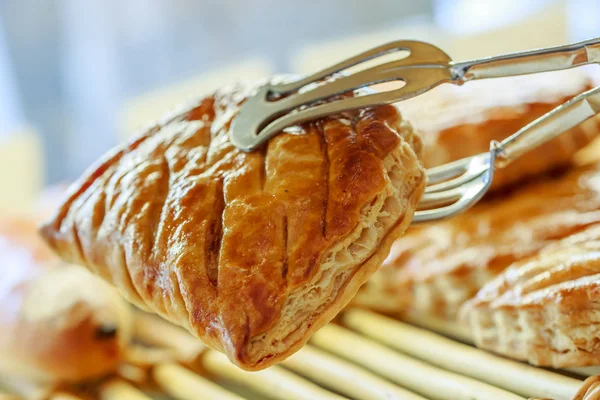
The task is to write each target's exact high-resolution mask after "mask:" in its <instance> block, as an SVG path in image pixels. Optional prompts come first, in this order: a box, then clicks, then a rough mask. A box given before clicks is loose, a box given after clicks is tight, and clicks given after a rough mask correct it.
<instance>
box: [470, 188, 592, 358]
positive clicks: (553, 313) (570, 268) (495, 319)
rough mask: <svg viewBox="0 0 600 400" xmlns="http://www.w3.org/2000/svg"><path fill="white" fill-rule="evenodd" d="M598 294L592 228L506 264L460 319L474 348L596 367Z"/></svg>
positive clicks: (471, 302) (514, 355)
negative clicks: (471, 337) (467, 329)
mask: <svg viewBox="0 0 600 400" xmlns="http://www.w3.org/2000/svg"><path fill="white" fill-rule="evenodd" d="M596 184H600V183H599V182H596ZM599 295H600V224H596V225H594V226H591V227H589V228H587V229H586V230H584V231H582V232H579V233H577V234H574V235H572V236H570V237H568V238H566V239H564V240H563V241H560V242H559V243H556V244H554V245H551V246H548V247H547V248H545V249H543V250H542V251H541V252H540V253H539V254H537V255H536V256H532V257H528V258H526V259H524V260H521V261H519V262H516V263H514V264H512V265H511V266H510V267H509V268H508V269H507V270H506V271H505V272H504V273H503V274H501V275H500V276H498V277H497V278H496V279H494V280H493V281H491V282H490V283H488V284H487V285H485V286H484V287H483V288H482V289H481V290H480V291H479V293H477V296H476V297H475V298H474V299H472V300H470V301H468V302H467V303H465V304H464V305H463V307H462V309H461V314H462V319H464V320H466V321H467V322H468V323H469V325H470V327H471V331H472V333H473V339H474V340H475V343H476V344H477V346H479V347H482V348H485V349H488V350H492V351H494V352H497V353H500V354H503V355H507V356H510V357H513V358H516V359H520V360H526V361H529V362H530V363H532V364H536V365H542V366H552V367H555V368H562V367H575V366H586V365H598V363H599V362H600V317H599V311H600V303H599V301H598V299H599Z"/></svg>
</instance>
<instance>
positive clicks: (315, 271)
mask: <svg viewBox="0 0 600 400" xmlns="http://www.w3.org/2000/svg"><path fill="white" fill-rule="evenodd" d="M251 89H252V88H251V87H250V86H241V85H238V86H232V87H228V88H224V89H222V90H220V91H218V92H217V93H216V94H215V95H214V96H210V97H207V98H205V99H203V100H201V101H199V102H198V103H197V104H195V105H193V106H190V107H189V108H187V109H184V110H181V111H180V112H178V113H176V115H172V116H170V117H169V118H168V119H166V120H165V121H163V122H161V123H160V124H158V125H156V126H154V127H152V128H151V129H148V130H147V131H145V132H143V133H142V134H140V135H138V136H137V138H135V139H134V140H133V141H131V142H130V143H129V144H127V145H126V146H123V147H120V148H117V149H116V150H115V151H112V152H111V153H110V154H108V155H106V156H105V157H104V158H103V159H102V160H101V161H100V162H98V163H97V164H95V165H94V166H92V167H91V168H90V169H89V170H88V171H87V173H85V175H84V176H83V177H82V178H81V179H80V180H79V181H78V182H77V183H75V184H74V185H73V187H72V188H71V189H70V191H71V194H70V196H69V197H68V199H67V200H66V202H65V203H64V204H63V205H62V206H61V207H60V209H59V210H58V212H57V214H56V215H55V217H54V218H53V219H52V220H51V221H50V222H49V223H47V225H46V226H45V227H44V229H43V234H44V236H45V238H46V240H47V241H48V243H50V245H51V246H52V247H53V248H54V249H55V250H56V251H57V252H58V253H59V254H60V255H61V256H62V257H63V258H65V259H66V260H69V261H71V262H75V263H78V264H81V265H85V266H87V267H88V268H89V269H90V270H92V271H94V272H95V273H97V274H99V275H100V276H102V277H104V278H105V279H107V280H108V281H110V282H113V283H114V284H115V285H116V286H118V287H119V288H120V290H121V292H122V293H123V294H124V295H125V296H126V297H127V298H128V299H129V300H130V301H132V302H133V303H134V304H136V305H138V306H140V307H142V308H144V309H146V310H151V311H154V312H156V313H158V314H160V315H161V316H163V317H165V318H167V319H168V320H170V321H172V322H174V323H177V324H179V325H182V326H184V327H186V328H187V329H189V330H190V331H191V332H192V333H193V334H195V335H196V336H197V337H199V338H201V339H202V340H203V341H204V342H205V343H207V344H208V345H210V346H212V347H214V348H216V349H218V350H221V351H223V352H224V353H226V354H227V355H228V357H229V358H230V359H231V360H232V361H233V362H234V363H236V364H237V365H239V366H240V367H242V368H245V369H248V370H256V369H261V368H265V367H267V366H269V365H271V364H273V363H275V362H278V361H281V360H282V359H284V358H285V357H287V356H289V355H290V354H292V353H293V352H294V351H296V350H298V349H299V348H300V347H301V346H302V345H303V344H304V343H305V342H306V341H307V340H308V338H309V336H310V335H311V333H312V332H314V331H315V330H316V329H318V328H319V327H321V326H322V325H324V324H325V323H327V322H328V321H330V320H331V319H332V318H333V317H334V316H335V315H336V314H337V313H338V312H339V310H340V309H341V308H342V307H343V306H345V305H346V303H348V302H349V301H350V299H351V298H352V297H353V296H354V295H355V293H356V291H357V290H358V288H359V287H360V286H361V285H362V284H363V283H364V282H365V281H366V280H367V279H368V278H369V277H370V276H371V274H372V273H373V272H374V271H375V270H376V269H377V268H378V267H379V265H380V264H381V262H382V261H383V259H384V258H385V257H386V256H387V254H388V252H389V248H390V246H391V244H392V242H393V240H394V239H396V238H397V237H398V236H399V235H400V234H402V233H403V232H404V230H405V229H406V227H407V226H408V225H409V224H410V222H411V219H412V215H413V212H414V209H415V206H416V204H417V203H418V201H419V198H420V196H421V194H422V192H423V190H424V185H425V176H424V170H423V169H422V167H421V165H420V163H419V159H418V157H417V153H418V152H419V149H420V145H421V142H420V138H419V137H418V136H417V135H416V134H415V133H414V132H413V130H412V128H411V126H410V124H409V123H407V122H406V121H403V120H402V118H401V117H400V114H399V113H398V111H397V109H396V108H395V107H393V106H382V107H376V108H370V109H365V110H360V111H355V112H347V113H343V114H341V115H338V116H334V117H329V118H324V119H321V120H318V121H315V122H312V123H308V124H305V125H302V126H297V127H293V128H289V129H287V130H286V132H285V133H283V134H280V135H277V136H276V137H274V138H273V139H271V140H270V142H269V143H268V145H267V146H266V147H264V148H263V149H261V150H259V151H256V152H252V153H243V152H241V151H239V150H237V149H236V148H235V147H234V146H233V145H232V144H231V142H230V140H229V127H230V123H231V120H232V118H233V117H235V115H236V113H237V111H238V108H239V104H240V103H241V102H242V101H243V100H244V98H245V97H246V96H247V95H248V94H249V93H250V91H251Z"/></svg>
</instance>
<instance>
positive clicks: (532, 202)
mask: <svg viewBox="0 0 600 400" xmlns="http://www.w3.org/2000/svg"><path fill="white" fill-rule="evenodd" d="M599 179H600V164H595V165H590V166H582V167H579V168H576V169H573V170H571V171H569V172H566V173H562V174H560V175H558V176H555V177H546V178H545V179H543V180H540V181H539V182H537V183H529V184H528V185H526V186H522V187H520V188H518V189H516V190H514V191H513V192H512V193H509V194H507V195H504V196H497V197H495V198H493V199H490V201H488V202H485V203H482V204H480V205H478V206H476V207H475V208H473V209H472V210H471V211H469V212H468V213H465V214H462V215H460V216H458V217H456V218H453V219H450V220H447V221H442V222H437V223H432V224H429V225H426V226H422V227H418V228H417V229H411V230H409V232H407V233H406V234H405V235H404V236H403V237H402V238H400V239H399V240H397V241H396V243H394V245H393V246H392V251H391V252H390V255H389V257H388V258H387V259H386V261H385V262H384V263H383V265H382V267H381V268H380V269H379V270H378V271H377V272H376V273H375V274H374V276H373V277H372V279H371V280H370V281H369V282H368V283H367V284H365V285H364V286H363V288H362V289H361V292H360V293H359V295H358V296H357V297H356V300H355V302H356V303H357V304H358V305H362V306H366V307H370V308H373V309H376V310H378V311H382V312H387V313H393V314H401V313H415V316H418V315H427V314H429V315H433V316H437V317H442V318H448V319H453V318H455V316H456V313H457V311H458V308H459V307H460V306H461V304H462V303H463V302H464V301H466V300H468V299H469V298H471V297H472V296H474V295H475V294H476V293H477V291H478V290H479V289H480V288H481V287H482V286H483V285H484V284H485V283H487V282H488V281H490V280H491V279H493V278H494V277H495V276H497V275H498V274H500V273H501V272H502V271H504V269H506V268H507V267H508V266H509V265H510V264H511V263H513V262H515V261H518V260H521V259H523V258H526V257H529V256H532V255H535V254H536V253H537V252H538V251H540V250H541V249H542V248H544V247H546V246H548V245H549V244H552V243H554V242H556V241H559V240H561V239H563V238H565V237H567V236H569V235H571V234H573V233H574V232H577V231H580V230H582V229H585V228H586V227H588V226H589V225H592V224H595V223H598V222H600V185H599V184H598V181H599Z"/></svg>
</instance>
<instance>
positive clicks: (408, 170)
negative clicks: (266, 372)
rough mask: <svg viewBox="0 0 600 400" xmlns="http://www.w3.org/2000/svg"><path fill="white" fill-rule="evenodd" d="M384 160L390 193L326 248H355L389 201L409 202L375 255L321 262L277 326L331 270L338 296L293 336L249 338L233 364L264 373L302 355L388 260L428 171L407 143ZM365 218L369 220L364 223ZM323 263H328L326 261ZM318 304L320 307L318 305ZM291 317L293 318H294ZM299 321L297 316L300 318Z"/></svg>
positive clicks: (327, 254) (326, 255)
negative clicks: (266, 351)
mask: <svg viewBox="0 0 600 400" xmlns="http://www.w3.org/2000/svg"><path fill="white" fill-rule="evenodd" d="M403 122H404V123H403V124H402V126H400V127H399V129H403V130H406V129H408V130H409V131H408V133H409V134H410V135H411V136H412V135H414V134H415V133H414V132H413V131H412V127H411V126H410V124H409V123H406V121H403ZM394 159H396V160H394ZM383 162H384V165H385V167H386V172H387V186H386V189H385V190H384V191H383V192H382V193H380V194H379V195H378V196H377V200H376V202H375V203H374V205H367V206H365V207H363V209H362V211H361V221H360V222H359V224H358V225H357V226H356V227H355V228H354V229H353V231H352V232H350V233H349V234H348V235H346V237H345V238H343V239H342V240H340V241H338V242H337V243H335V244H334V245H333V246H332V247H331V248H330V249H328V250H327V251H326V252H325V253H324V255H323V257H322V259H324V260H328V259H329V257H330V256H331V255H332V253H333V252H335V251H336V250H337V251H338V252H339V251H340V250H344V249H345V250H347V249H348V248H350V247H351V246H352V244H355V243H356V242H357V241H358V240H360V238H361V232H363V230H364V229H365V228H367V227H369V226H373V224H374V223H375V222H376V221H377V219H378V218H380V217H382V213H381V211H382V208H383V207H384V203H385V200H386V199H387V198H389V197H391V196H393V195H394V194H395V195H396V196H397V199H398V200H400V201H402V200H405V204H403V207H404V208H403V210H402V211H401V212H400V213H399V214H398V215H397V217H396V218H395V222H393V223H392V224H391V225H390V226H389V227H388V230H387V232H385V230H384V231H383V236H381V237H378V238H377V242H378V243H376V244H375V246H374V247H373V248H374V252H373V253H372V254H366V255H365V258H364V261H363V262H361V263H359V264H355V265H346V266H345V267H342V268H339V269H337V270H336V269H335V267H333V266H332V267H329V268H328V269H324V268H323V264H324V263H321V265H320V268H319V269H318V271H319V272H318V273H317V274H315V276H314V277H313V278H312V279H311V282H310V283H308V284H306V285H302V286H301V287H300V288H298V289H302V290H296V291H295V292H292V293H290V296H288V300H287V301H286V304H285V305H284V307H283V309H282V318H280V320H279V321H278V325H283V326H285V323H286V321H283V319H284V315H285V313H286V311H292V312H294V311H298V310H305V309H306V306H305V305H304V304H302V303H299V305H298V306H296V307H294V308H292V306H291V305H290V298H292V299H295V298H296V297H297V296H301V295H302V294H303V293H307V292H309V291H310V290H311V289H312V288H313V287H314V286H315V284H319V283H323V282H319V281H320V280H321V279H322V278H323V273H324V272H329V271H331V270H333V271H331V272H332V275H333V276H332V277H331V280H335V279H336V278H338V277H342V278H343V282H342V283H341V284H340V285H339V287H338V288H337V291H336V292H335V293H331V294H329V296H333V301H331V302H329V303H328V304H327V303H325V308H326V309H325V311H321V310H319V309H316V310H314V312H312V313H311V314H310V315H309V316H308V318H299V319H300V320H303V321H304V323H302V324H301V325H300V326H298V327H296V328H295V329H294V330H291V331H290V332H283V333H284V335H283V337H282V338H277V337H275V338H274V337H273V336H274V335H273V334H272V335H265V334H263V335H258V336H255V337H252V338H250V339H249V341H248V344H247V346H246V349H245V350H246V351H249V354H246V355H245V357H244V359H234V360H232V361H233V362H235V363H236V364H237V365H239V366H241V367H242V368H244V369H246V370H251V371H253V370H260V369H263V368H265V367H267V366H269V365H272V364H274V363H277V362H280V361H282V360H284V359H285V358H287V357H289V356H290V355H292V354H293V353H295V352H296V351H298V350H299V349H300V348H301V347H302V346H304V344H306V342H307V341H308V339H309V338H310V336H311V335H312V334H313V333H314V332H315V331H317V330H318V329H320V328H321V327H322V326H324V325H325V324H327V323H328V322H329V321H331V320H332V319H333V318H334V317H335V316H336V315H337V314H338V313H339V312H340V311H341V309H342V308H343V307H344V306H345V305H347V304H348V303H349V302H350V301H351V300H352V298H353V297H354V296H355V295H356V293H357V292H358V290H359V288H360V287H361V286H362V285H363V284H364V283H365V282H366V281H367V280H368V278H369V277H370V276H371V275H372V274H373V273H374V272H375V270H376V269H377V268H379V266H380V265H381V264H382V262H383V261H384V259H385V258H386V257H387V255H388V253H389V251H390V248H391V245H392V243H393V242H394V241H395V240H396V239H397V238H398V236H400V235H402V233H404V231H405V230H406V229H407V228H408V226H409V224H410V223H411V221H412V215H413V213H414V212H415V209H416V206H417V204H418V202H419V200H420V197H421V195H422V193H423V191H424V189H425V185H426V176H425V171H424V169H423V168H422V167H421V165H420V161H419V159H418V157H417V155H416V154H415V152H414V150H413V148H412V147H411V146H410V145H409V143H408V141H407V140H403V141H402V142H401V144H400V146H399V147H398V148H397V149H395V150H394V151H393V152H392V153H390V154H389V155H388V156H387V157H386V159H384V160H383ZM393 167H400V168H401V171H402V172H404V174H402V176H401V177H402V178H405V179H400V180H399V181H398V183H397V184H394V183H393V178H391V175H392V174H393V173H394V171H393ZM406 179H408V180H409V181H410V182H409V183H410V185H409V187H408V188H407V187H406V186H407V182H406ZM407 189H408V190H407ZM396 192H398V193H396ZM371 204H373V203H371ZM374 211H376V212H374ZM365 217H366V219H367V220H366V221H365ZM325 263H327V261H326V262H325ZM336 273H337V274H336ZM323 286H324V287H325V288H327V287H328V286H329V287H330V288H331V286H332V285H327V282H325V285H323ZM316 303H317V304H319V301H317V302H316ZM321 304H323V303H322V302H321ZM286 307H287V310H286ZM291 316H292V317H294V316H295V314H293V315H291ZM296 319H298V318H297V317H296ZM287 322H289V321H287ZM292 322H293V321H292ZM273 331H274V330H271V331H270V332H273ZM275 333H276V334H277V333H279V334H281V333H282V332H281V331H278V330H275ZM279 336H281V335H279ZM269 339H270V340H269ZM269 341H271V343H268V342H269ZM265 342H266V343H265ZM277 344H278V345H279V346H280V350H276V351H269V353H274V354H273V355H271V354H264V352H263V353H261V352H260V349H264V348H269V349H272V346H275V345H277ZM255 346H256V349H258V350H253V347H255ZM230 356H231V355H230ZM238 356H239V354H237V355H236V358H237V357H238Z"/></svg>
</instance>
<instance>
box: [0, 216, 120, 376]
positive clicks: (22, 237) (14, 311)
mask: <svg viewBox="0 0 600 400" xmlns="http://www.w3.org/2000/svg"><path fill="white" fill-rule="evenodd" d="M130 323H131V321H130V315H129V308H128V306H127V305H126V303H125V301H124V300H123V299H122V298H121V297H120V296H119V295H118V293H117V292H116V290H114V288H112V287H111V286H110V285H108V284H107V283H105V282H103V281H102V280H100V279H98V278H97V277H95V276H93V275H92V274H90V273H89V272H88V271H86V270H85V269H83V268H81V267H77V266H72V265H65V264H64V263H62V262H61V261H60V260H59V259H58V258H57V257H56V256H55V255H54V254H53V252H52V251H51V250H50V249H49V248H48V247H47V245H46V244H45V243H44V242H43V240H42V239H41V238H40V237H39V236H38V228H37V221H35V220H34V219H26V218H3V219H2V220H0V377H1V378H2V379H3V380H5V381H8V382H10V381H11V380H12V379H13V378H14V379H16V378H25V379H27V380H30V381H37V382H40V383H57V382H81V381H83V380H86V379H91V378H98V377H101V376H103V375H105V374H107V373H109V372H113V371H114V370H115V369H116V366H117V364H118V363H119V362H120V360H121V358H122V352H123V349H124V347H125V345H126V343H127V342H128V340H129V336H130V326H129V324H130Z"/></svg>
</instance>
